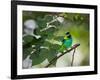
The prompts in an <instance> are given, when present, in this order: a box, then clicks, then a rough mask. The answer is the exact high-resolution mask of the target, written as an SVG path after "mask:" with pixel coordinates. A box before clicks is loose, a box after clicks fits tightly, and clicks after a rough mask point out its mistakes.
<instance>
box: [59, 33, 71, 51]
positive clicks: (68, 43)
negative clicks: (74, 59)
mask: <svg viewBox="0 0 100 80" xmlns="http://www.w3.org/2000/svg"><path fill="white" fill-rule="evenodd" d="M72 42H73V40H72V36H71V34H70V32H67V33H66V35H65V36H64V38H63V41H62V45H61V47H60V49H59V52H63V51H64V50H66V49H68V48H70V47H71V46H72Z"/></svg>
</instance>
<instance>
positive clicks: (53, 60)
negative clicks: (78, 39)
mask: <svg viewBox="0 0 100 80" xmlns="http://www.w3.org/2000/svg"><path fill="white" fill-rule="evenodd" d="M78 46H80V44H75V45H73V46H72V47H71V48H70V49H69V50H66V51H65V52H63V53H62V54H61V55H59V56H56V57H54V58H53V59H52V60H51V61H50V62H49V64H48V65H46V66H45V68H47V67H49V66H50V65H51V64H53V63H54V62H55V61H56V60H57V59H59V58H60V57H61V56H63V55H65V54H66V53H68V52H70V51H72V50H73V49H76V48H77V47H78Z"/></svg>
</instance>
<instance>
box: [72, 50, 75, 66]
mask: <svg viewBox="0 0 100 80" xmlns="http://www.w3.org/2000/svg"><path fill="white" fill-rule="evenodd" d="M74 55H75V49H74V52H73V55H72V61H71V66H73V63H74Z"/></svg>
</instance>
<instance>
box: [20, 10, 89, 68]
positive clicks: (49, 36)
mask: <svg viewBox="0 0 100 80" xmlns="http://www.w3.org/2000/svg"><path fill="white" fill-rule="evenodd" d="M22 15H23V24H24V22H25V21H26V20H30V19H33V20H35V21H36V23H37V25H38V26H39V27H38V28H37V29H36V30H35V34H37V35H41V38H40V39H36V38H34V37H32V36H25V37H24V38H23V40H24V42H23V60H24V59H25V58H26V57H27V56H28V55H30V53H31V52H32V51H33V48H32V45H36V47H35V49H36V51H35V52H34V53H33V54H31V57H30V59H31V60H32V67H33V68H42V67H44V66H45V65H47V64H48V63H49V61H51V60H52V59H53V58H54V57H55V56H56V55H57V54H58V53H57V51H58V49H59V48H60V44H61V41H62V39H63V36H64V35H65V33H66V32H67V31H69V32H70V33H71V35H72V38H73V45H74V44H76V43H80V46H79V47H78V48H77V49H76V53H75V56H74V57H75V59H74V64H73V65H74V66H89V54H90V53H89V14H82V13H67V12H66V13H53V12H52V13H51V12H34V11H23V14H22ZM54 16H61V17H63V18H64V21H63V22H62V23H60V22H59V21H55V22H53V23H51V24H50V25H54V26H56V28H49V29H47V30H46V31H43V32H41V31H40V30H41V29H43V28H45V27H46V23H47V22H49V21H51V20H53V17H54ZM23 29H24V26H23ZM41 46H46V47H48V49H41V48H40V47H41ZM72 52H73V51H71V52H70V53H68V54H66V55H65V56H63V57H61V59H59V60H57V61H55V62H54V63H53V64H52V65H51V66H50V67H67V66H70V64H71V58H72Z"/></svg>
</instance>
